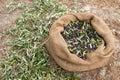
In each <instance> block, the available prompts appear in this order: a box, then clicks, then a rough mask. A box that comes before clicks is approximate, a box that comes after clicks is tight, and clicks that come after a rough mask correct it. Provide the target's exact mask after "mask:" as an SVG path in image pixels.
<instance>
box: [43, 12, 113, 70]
mask: <svg viewBox="0 0 120 80" xmlns="http://www.w3.org/2000/svg"><path fill="white" fill-rule="evenodd" d="M78 19H79V20H80V21H87V22H91V24H92V26H93V28H94V29H95V30H96V31H97V32H98V34H99V35H100V36H102V37H103V39H104V41H105V42H104V41H103V43H102V45H100V46H99V47H98V48H97V49H96V50H95V51H94V52H91V53H88V55H87V59H86V60H83V59H81V58H79V57H77V56H76V55H75V54H72V53H70V52H69V50H68V48H67V43H66V42H65V40H64V38H63V37H62V35H61V32H62V31H64V25H67V24H68V23H69V22H70V21H76V20H78ZM104 43H106V47H105V46H104ZM45 45H46V47H47V50H48V51H49V53H50V55H51V56H52V57H53V58H54V60H55V61H56V63H57V64H58V65H60V66H61V67H62V68H63V69H65V70H68V71H86V70H91V69H95V68H99V67H102V66H105V65H106V64H108V62H109V60H110V57H111V55H112V53H113V51H114V40H113V35H112V32H111V31H110V29H109V28H108V26H107V25H106V24H105V23H104V21H103V20H102V19H101V18H99V17H98V16H96V15H94V14H91V13H72V14H66V15H63V16H61V17H60V18H59V19H58V20H56V21H55V22H54V23H53V25H52V26H51V29H50V32H49V39H48V41H47V42H46V44H45Z"/></svg>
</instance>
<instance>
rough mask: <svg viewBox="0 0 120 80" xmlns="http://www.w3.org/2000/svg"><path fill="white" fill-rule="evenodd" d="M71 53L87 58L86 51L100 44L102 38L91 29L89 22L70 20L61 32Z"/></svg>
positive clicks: (88, 51)
mask: <svg viewBox="0 0 120 80" xmlns="http://www.w3.org/2000/svg"><path fill="white" fill-rule="evenodd" d="M61 34H62V36H63V37H64V39H65V41H66V42H67V44H68V49H69V51H70V52H71V53H73V54H76V55H77V56H78V57H80V58H82V59H87V56H86V55H87V53H90V52H91V51H94V50H96V49H97V47H98V46H99V45H100V44H102V38H101V36H99V35H98V34H97V32H96V31H95V30H94V29H93V27H92V25H91V23H88V22H83V21H75V22H70V23H69V24H68V25H67V26H64V31H63V32H62V33H61Z"/></svg>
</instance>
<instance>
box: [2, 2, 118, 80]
mask: <svg viewBox="0 0 120 80" xmlns="http://www.w3.org/2000/svg"><path fill="white" fill-rule="evenodd" d="M11 1H13V0H0V37H1V34H2V33H4V32H5V31H6V30H8V29H9V28H10V27H12V26H13V25H14V23H15V20H16V18H18V17H19V16H21V14H22V12H23V10H20V9H18V10H15V11H14V12H11V13H8V12H7V10H6V7H5V6H6V5H7V4H8V3H9V2H11ZM18 1H20V2H25V3H26V4H27V5H29V4H31V3H32V0H18ZM59 1H60V2H62V3H64V4H66V5H67V6H68V7H70V8H71V9H74V8H75V7H78V8H79V9H80V10H81V11H82V12H91V13H94V14H96V15H98V16H100V17H102V18H103V19H104V21H105V22H106V23H107V25H108V26H109V27H110V29H111V31H112V32H113V34H114V39H115V52H114V54H113V61H112V62H111V63H110V64H109V65H107V66H105V67H102V68H99V69H95V70H91V71H86V72H80V73H78V77H79V78H82V80H120V0H74V1H76V2H73V1H72V0H59ZM8 38H9V37H5V38H0V56H2V55H4V54H5V53H7V48H6V47H5V43H6V41H7V40H8Z"/></svg>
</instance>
